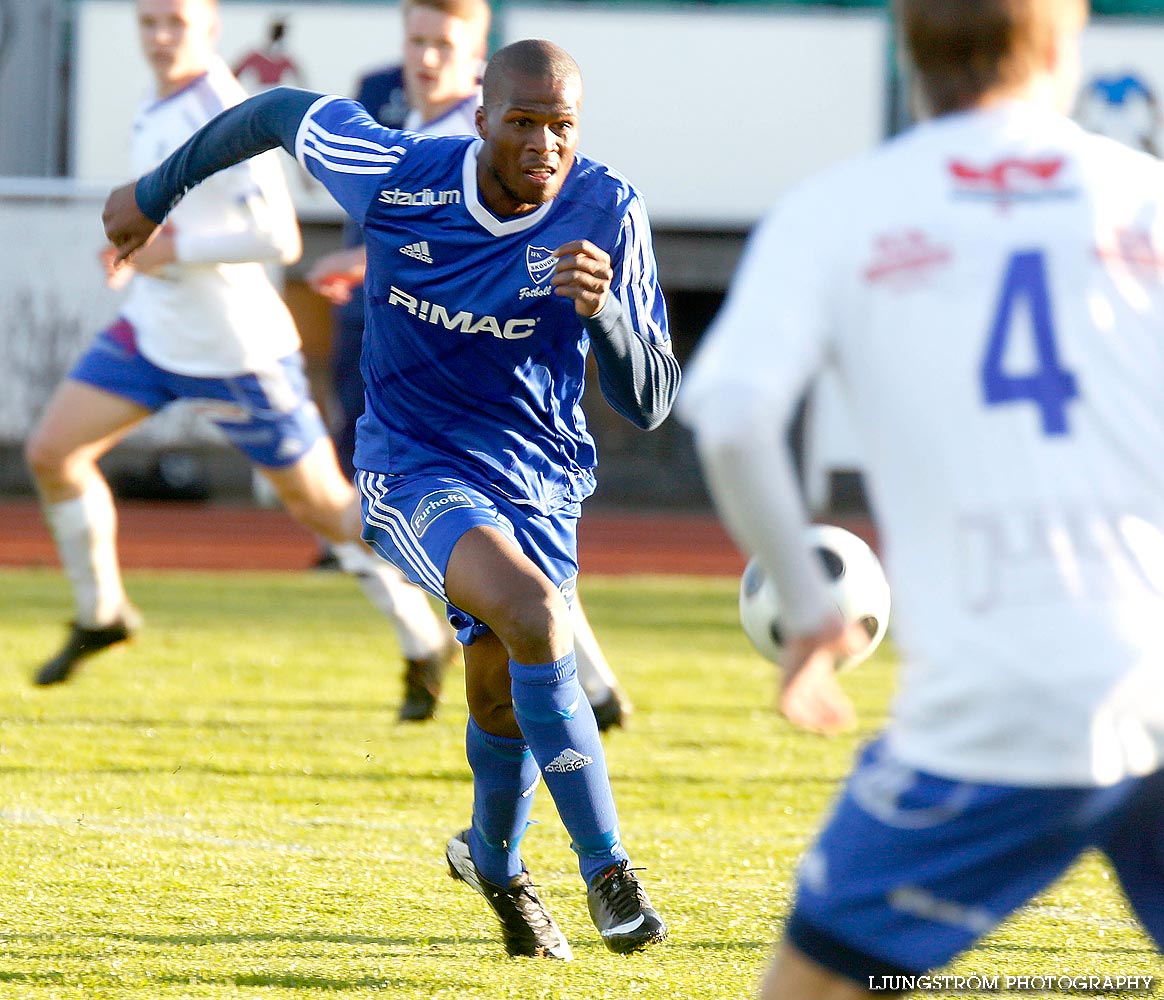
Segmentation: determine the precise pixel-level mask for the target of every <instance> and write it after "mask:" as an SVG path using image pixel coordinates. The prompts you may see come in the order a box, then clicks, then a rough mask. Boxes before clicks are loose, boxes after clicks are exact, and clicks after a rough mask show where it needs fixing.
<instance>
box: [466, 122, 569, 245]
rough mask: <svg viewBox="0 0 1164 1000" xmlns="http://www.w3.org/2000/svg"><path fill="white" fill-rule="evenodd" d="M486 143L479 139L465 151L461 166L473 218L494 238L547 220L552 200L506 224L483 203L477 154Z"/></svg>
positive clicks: (468, 204) (517, 231)
mask: <svg viewBox="0 0 1164 1000" xmlns="http://www.w3.org/2000/svg"><path fill="white" fill-rule="evenodd" d="M484 142H485V140H483V139H478V140H477V141H476V142H473V143H470V144H469V148H468V149H467V150H465V160H464V163H463V164H462V166H461V171H462V173H461V183H462V185H463V186H464V188H465V207H466V208H467V209H468V210H469V214H470V215H471V216H473V218H474V219H475V220H476V221H477V224H478V225H479V226H480V227H481V228H482V229H484V230H485V231H486V232H488V233H490V234H491V235H493V236H509V235H510V234H512V233H520V232H523V231H524V230H526V229H529V228H531V227H532V226H536V225H537V224H538V223H539V222H541V221H542V219H543V218H545V216H546V213H547V212H549V210H550V206H552V205H553V204H554V202H553V200H552V199H551V200H550V201H547V202H546V203H545V204H544V205H539V206H538V207H537V208H536V209H534V211H532V212H528V213H526V214H525V215H515V216H514V217H513V218H512V219H506V220H505V221H504V222H502V221H501V220H500V219H498V218H497V216H496V215H494V214H493V213H492V212H491V211H489V209H487V208H486V207H485V205H484V204H483V203H482V201H481V197H480V195H479V193H478V191H477V154H478V152H480V150H481V147H482V146H483V145H484Z"/></svg>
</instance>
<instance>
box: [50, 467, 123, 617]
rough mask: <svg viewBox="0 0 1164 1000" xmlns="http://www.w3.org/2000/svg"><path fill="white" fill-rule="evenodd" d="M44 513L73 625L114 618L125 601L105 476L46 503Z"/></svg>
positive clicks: (113, 520)
mask: <svg viewBox="0 0 1164 1000" xmlns="http://www.w3.org/2000/svg"><path fill="white" fill-rule="evenodd" d="M44 515H45V520H46V521H47V522H48V525H49V530H50V531H51V532H52V535H53V539H54V540H55V541H56V544H57V552H58V553H59V554H60V558H61V565H62V567H63V568H64V570H65V574H66V575H67V576H68V578H69V580H70V582H71V583H72V585H73V594H74V597H75V599H76V603H77V624H78V625H81V626H82V627H85V628H98V627H101V626H104V625H109V624H111V623H112V622H115V621H117V620H118V618H119V617H120V616H121V614H122V612H123V611H124V610H125V606H126V604H127V600H126V596H125V589H124V587H123V586H122V582H121V571H120V568H119V567H118V563H117V513H116V511H115V510H114V507H113V496H112V494H110V492H109V487H108V486H106V484H105V481H104V480H102V479H100V478H96V479H93V480H91V481H90V482H89V483H88V484H87V485H86V488H85V492H84V493H82V494H81V495H80V496H79V497H77V498H76V499H74V500H65V501H62V502H60V503H47V504H45V505H44Z"/></svg>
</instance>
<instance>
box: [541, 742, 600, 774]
mask: <svg viewBox="0 0 1164 1000" xmlns="http://www.w3.org/2000/svg"><path fill="white" fill-rule="evenodd" d="M593 763H594V758H593V757H587V756H586V754H584V753H579V752H578V751H577V750H571V749H570V748H569V747H566V749H565V750H563V751H562V752H561V753H560V754H558V756H557V757H555V758H554V759H553V760H552V761H550V762H549V763H548V764H547V765H546V767H545V770H546V771H552V772H554V773H556V774H569V773H570V772H571V771H581V770H582V768H584V767H585V766H586V765H587V764H593Z"/></svg>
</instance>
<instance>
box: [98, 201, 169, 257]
mask: <svg viewBox="0 0 1164 1000" xmlns="http://www.w3.org/2000/svg"><path fill="white" fill-rule="evenodd" d="M135 187H136V182H130V183H129V184H123V185H122V186H121V187H119V188H115V189H114V190H113V191H112V192H111V193H110V195H109V197H108V198H106V199H105V209H104V211H103V212H102V213H101V221H102V223H103V224H104V225H105V235H106V237H107V238H108V240H109V242H110V243H112V244H113V245H114V247H116V248H117V253H116V254H115V256H114V258H113V264H114V266H115V267H116V266H117V265H118V264H121V263H122V262H123V261H125V260H126V258H128V257H129V255H130V254H132V253H133V252H134V251H135V250H138V249H140V248H141V247H143V246H145V245H146V244H147V243H148V242H149V241H150V238H151V237H152V236H153V235H154V232H155V231H156V230H157V228H158V224H157V223H156V222H154V221H153V219H150V218H149V217H147V216H146V215H145V213H143V212H142V210H141V209H140V208H139V207H138V204H137V197H136V196H135V194H134V188H135Z"/></svg>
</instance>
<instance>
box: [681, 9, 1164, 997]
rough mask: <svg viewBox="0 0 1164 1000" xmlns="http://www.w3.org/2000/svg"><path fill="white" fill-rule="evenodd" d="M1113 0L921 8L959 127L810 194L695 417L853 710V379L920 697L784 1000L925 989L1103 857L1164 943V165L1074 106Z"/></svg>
mask: <svg viewBox="0 0 1164 1000" xmlns="http://www.w3.org/2000/svg"><path fill="white" fill-rule="evenodd" d="M1086 18H1087V8H1086V4H1085V3H1084V2H1083V0H956V2H955V0H950V2H946V3H934V2H933V0H900V2H899V3H898V4H897V19H898V24H899V27H900V30H901V34H902V38H903V41H904V44H905V47H906V48H907V51H908V54H909V56H910V58H911V60H912V63H913V71H914V73H915V74H916V83H917V85H918V91H919V93H918V96H919V97H920V99H921V102H922V103H923V104H924V105H925V110H926V112H928V114H929V115H930V116H932V120H931V121H928V122H925V123H923V124H920V125H918V126H917V127H915V128H913V129H911V130H910V131H908V132H906V133H905V134H903V135H902V136H899V137H898V138H896V139H894V140H893V141H891V142H889V143H887V144H886V145H885V146H883V147H882V148H881V149H879V150H876V151H874V152H872V153H870V154H868V155H866V156H864V157H862V158H860V159H858V160H856V161H855V162H852V163H849V164H847V165H844V166H841V167H839V168H836V169H833V170H831V171H828V172H826V173H824V174H822V175H820V176H819V177H817V178H815V179H812V180H810V181H808V182H807V183H805V184H803V185H802V186H800V187H799V188H798V189H796V190H795V191H793V192H791V193H789V194H788V195H787V196H786V197H785V198H784V199H783V200H782V201H781V202H780V203H779V204H778V205H777V206H776V207H775V209H774V210H773V211H772V212H771V214H770V215H769V216H768V217H767V218H766V219H765V220H764V221H763V223H762V224H761V226H760V227H759V228H758V230H757V232H756V233H755V234H754V236H753V237H752V239H751V241H750V243H749V246H748V249H747V252H746V254H745V257H744V259H743V261H742V263H741V265H740V269H739V272H738V274H737V275H736V278H735V280H734V282H733V285H732V288H731V290H730V293H729V296H728V299H727V301H726V303H725V305H724V308H723V311H722V313H721V315H720V316H719V317H718V319H717V320H716V322H715V323H714V325H713V328H712V330H711V331H710V332H709V333H708V335H707V338H706V343H705V344H704V345H703V346H702V347H701V349H700V350H699V353H698V356H697V358H696V360H695V361H694V363H693V365H692V367H691V371H690V372H689V378H688V383H687V387H686V389H685V392H684V394H683V396H682V397H681V402H680V408H681V410H680V412H681V414H682V416H683V419H684V420H685V421H686V422H688V423H689V424H690V425H691V426H692V427H693V428H694V430H695V432H696V438H697V445H698V449H699V453H700V455H701V457H702V460H703V463H704V468H705V472H706V475H707V479H708V482H709V485H710V487H711V490H712V493H713V494H714V496H715V499H716V503H717V506H718V508H719V510H720V512H721V514H722V516H723V518H724V520H725V522H726V523H727V525H728V526H729V528H730V530H731V531H732V533H733V535H734V537H735V538H736V539H737V540H738V542H739V543H740V545H741V547H742V548H744V549H745V550H746V551H747V552H749V553H755V554H757V555H758V556H759V557H760V558H761V560H762V561H763V563H764V566H765V568H766V569H767V570H768V572H770V573H771V574H772V577H773V578H774V579H775V580H776V581H777V588H778V590H779V591H780V593H781V594H782V595H783V596H784V598H785V600H786V614H787V615H788V619H789V622H790V623H791V628H790V631H792V632H793V633H794V634H793V636H792V637H791V638H790V639H789V654H788V657H787V662H786V663H785V664H784V665H783V666H784V669H785V678H784V683H783V690H782V693H781V699H780V705H781V708H782V710H783V712H784V713H785V715H786V716H787V717H788V718H789V720H790V721H791V722H793V723H794V724H796V725H798V726H802V727H804V728H806V729H809V730H813V731H817V732H823V733H832V732H836V731H838V730H841V729H844V728H847V727H849V726H851V725H852V723H853V722H854V712H853V708H852V705H851V703H850V702H849V701H848V699H847V697H846V695H845V694H844V693H843V691H842V689H841V687H840V686H839V685H838V683H837V680H836V677H835V671H834V664H835V661H836V657H837V656H838V655H839V654H840V653H841V652H842V651H843V649H844V648H845V646H846V644H847V643H851V642H857V641H859V639H858V638H857V637H855V636H854V635H853V634H852V631H853V630H851V629H850V630H845V629H843V628H842V623H841V622H840V621H838V620H837V618H836V612H835V609H834V608H832V607H830V605H829V602H828V600H827V598H826V595H825V590H824V587H823V583H822V580H821V579H820V571H819V569H818V568H817V567H816V564H815V562H814V561H813V560H812V558H811V557H810V555H809V553H808V552H807V551H805V548H804V543H803V541H802V538H803V534H802V532H803V528H804V525H805V515H804V511H803V508H802V505H801V502H800V498H799V495H798V492H797V489H796V486H795V480H794V477H793V473H792V468H791V465H790V462H789V459H788V456H787V454H786V449H784V447H783V441H782V438H781V437H780V431H781V429H782V427H783V425H784V423H785V421H786V420H787V419H788V417H789V415H790V414H791V412H792V409H793V406H794V404H795V403H796V401H797V399H799V397H800V394H801V391H802V390H803V388H804V386H805V384H806V383H807V382H808V381H809V380H810V379H811V378H812V377H813V375H814V374H815V373H816V372H818V371H819V370H820V369H821V368H822V367H823V366H825V365H831V366H833V367H834V368H835V369H836V370H837V371H838V373H839V375H840V381H841V383H842V384H843V385H844V386H845V388H846V390H847V393H848V396H849V401H850V403H851V405H852V409H853V412H854V414H855V415H856V416H857V417H858V420H857V426H858V427H859V428H860V429H861V431H862V433H863V445H864V454H865V457H866V460H867V469H868V475H869V482H870V486H871V489H872V498H873V507H874V512H875V516H876V518H877V522H878V525H879V528H880V531H881V537H882V539H883V542H884V554H885V559H886V565H887V568H888V571H889V576H890V581H891V583H892V584H893V587H894V595H893V600H894V614H895V616H896V618H895V623H896V624H895V636H896V639H897V642H898V644H899V646H900V648H901V651H902V656H903V665H902V675H901V680H900V692H899V694H898V697H897V699H896V703H895V706H894V712H893V718H892V721H891V723H890V725H889V727H888V729H887V731H886V732H885V733H884V734H883V735H882V737H881V738H879V739H877V740H876V741H874V742H873V743H872V744H871V745H870V746H868V747H867V748H866V749H865V750H864V751H863V753H862V754H861V756H860V759H859V761H858V762H857V764H856V766H855V770H854V772H853V775H852V776H851V778H850V781H849V783H848V786H847V788H846V789H845V791H844V793H843V795H842V796H841V797H840V799H839V801H838V803H837V805H836V807H835V811H834V813H833V815H832V817H831V819H830V820H829V821H828V823H827V824H826V826H825V828H824V830H823V832H822V834H821V836H820V838H819V840H818V842H817V843H816V845H815V846H814V847H813V848H812V849H811V851H810V852H809V853H808V855H807V857H806V858H805V860H804V862H803V864H802V866H801V870H800V879H799V887H798V892H797V898H796V903H795V906H794V908H793V912H792V915H791V917H790V919H789V921H788V924H787V928H786V933H785V941H784V944H783V946H782V948H781V950H780V952H779V953H778V955H777V957H776V959H775V961H774V963H773V965H772V967H771V969H770V971H769V974H768V976H767V978H766V980H765V982H764V984H763V996H764V998H765V1000H776V998H780V1000H797V998H808V997H829V998H843V997H856V996H859V995H861V994H864V993H866V992H867V991H868V990H869V989H870V988H881V989H886V988H887V989H888V990H889V991H890V992H892V991H893V990H894V989H897V990H900V989H902V988H903V987H902V986H900V985H897V986H896V987H895V986H892V985H890V986H888V987H886V986H885V984H886V983H887V982H889V983H898V984H900V983H901V982H903V980H898V979H892V980H886V979H883V978H882V977H892V976H898V975H901V976H910V975H917V974H920V973H925V972H928V971H929V970H932V969H934V968H937V967H939V966H943V965H945V964H946V963H947V962H949V961H950V960H951V959H953V958H954V956H956V955H957V954H959V953H960V952H962V951H963V950H964V949H967V948H969V947H971V946H972V945H973V944H974V943H975V941H977V940H978V939H979V938H980V937H981V936H983V935H984V934H987V933H988V932H989V931H990V930H991V928H993V927H995V926H996V925H997V924H998V923H999V922H1000V921H1002V920H1003V919H1004V918H1005V917H1006V916H1007V915H1008V914H1010V913H1011V912H1013V911H1014V910H1015V909H1017V908H1019V907H1021V906H1022V905H1024V904H1025V903H1026V902H1027V901H1029V900H1030V899H1031V898H1032V897H1033V896H1035V895H1036V894H1037V893H1039V892H1041V891H1042V890H1043V889H1044V888H1046V887H1047V886H1048V885H1050V884H1051V883H1052V882H1053V881H1054V880H1055V879H1056V878H1058V877H1059V876H1060V875H1061V874H1062V873H1063V872H1065V871H1066V870H1067V869H1068V868H1069V867H1070V866H1071V865H1072V864H1073V862H1074V861H1075V859H1076V858H1078V857H1079V855H1080V854H1081V853H1082V852H1084V851H1085V850H1088V849H1090V848H1097V849H1099V850H1101V851H1102V852H1104V853H1105V854H1106V855H1107V857H1108V858H1109V860H1110V861H1111V863H1112V865H1113V866H1114V868H1115V871H1116V873H1117V875H1118V876H1119V879H1120V881H1121V883H1122V885H1123V888H1124V890H1125V892H1126V895H1127V897H1128V900H1129V901H1130V903H1131V906H1132V908H1133V910H1134V911H1135V913H1136V914H1137V916H1138V917H1139V919H1140V921H1141V923H1142V924H1143V926H1144V928H1145V929H1146V930H1147V931H1148V933H1149V934H1150V935H1151V937H1152V939H1153V940H1154V941H1155V943H1156V945H1157V946H1158V947H1159V946H1161V945H1162V944H1164V771H1162V770H1161V768H1162V766H1164V632H1161V630H1160V626H1159V623H1160V621H1161V620H1162V618H1164V463H1162V461H1161V455H1162V454H1164V395H1162V393H1161V387H1162V386H1164V165H1162V164H1161V163H1160V162H1159V161H1157V160H1155V159H1153V158H1151V157H1150V156H1147V155H1145V154H1143V153H1141V152H1137V151H1133V150H1131V149H1128V148H1126V147H1125V146H1123V145H1121V144H1118V143H1116V142H1114V141H1112V140H1110V139H1106V138H1103V137H1100V136H1095V135H1091V134H1089V133H1087V132H1085V131H1083V130H1082V129H1081V128H1080V127H1079V126H1078V125H1076V124H1075V123H1073V122H1072V121H1071V120H1070V119H1069V118H1067V117H1066V116H1065V112H1066V111H1067V110H1068V109H1069V108H1070V107H1071V101H1072V96H1073V91H1074V89H1075V86H1076V85H1077V82H1078V80H1077V77H1078V67H1079V35H1080V32H1081V30H1082V28H1083V26H1084V24H1085V22H1086Z"/></svg>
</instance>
